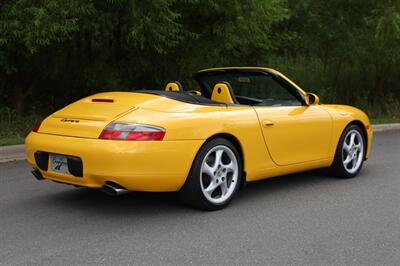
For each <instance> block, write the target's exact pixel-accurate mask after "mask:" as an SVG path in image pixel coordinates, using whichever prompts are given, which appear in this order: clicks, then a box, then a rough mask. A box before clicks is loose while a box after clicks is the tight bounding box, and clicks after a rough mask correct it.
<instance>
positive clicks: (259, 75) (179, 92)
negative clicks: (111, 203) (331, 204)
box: [26, 67, 372, 210]
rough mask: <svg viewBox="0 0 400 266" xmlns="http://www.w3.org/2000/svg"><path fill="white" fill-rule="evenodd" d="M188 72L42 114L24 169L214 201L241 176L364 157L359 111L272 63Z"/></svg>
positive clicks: (343, 166) (339, 168) (345, 163)
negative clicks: (181, 78)
mask: <svg viewBox="0 0 400 266" xmlns="http://www.w3.org/2000/svg"><path fill="white" fill-rule="evenodd" d="M193 78H194V81H193V82H192V83H190V84H191V88H190V90H184V89H183V87H182V85H181V84H180V83H179V82H171V83H168V84H167V86H166V88H165V90H143V91H136V92H109V93H99V94H95V95H92V96H89V97H86V98H84V99H82V100H79V101H77V102H75V103H72V104H71V105H68V106H67V107H65V108H63V109H61V110H59V111H57V112H55V113H54V114H52V115H50V116H49V117H47V118H46V119H45V120H44V121H43V122H42V123H41V124H38V125H35V127H34V128H33V129H32V132H31V133H30V134H29V135H28V137H27V138H26V151H27V155H28V161H29V163H30V164H31V165H32V166H33V168H34V170H33V174H34V176H35V177H36V178H37V179H50V180H53V181H57V182H60V183H65V184H71V185H76V186H83V187H89V188H94V189H102V190H104V191H105V192H107V193H109V194H112V195H118V194H122V193H126V192H128V191H153V192H157V191H179V195H180V197H181V199H182V200H183V201H184V202H185V203H187V204H189V205H191V206H194V207H197V208H201V209H206V210H216V209H220V208H223V207H225V206H226V205H227V204H228V203H229V202H230V201H231V200H232V198H233V197H234V195H235V194H236V193H237V191H238V190H239V188H240V187H241V186H242V185H243V184H244V183H245V182H252V181H256V180H260V179H265V178H269V177H273V176H279V175H285V174H290V173H295V172H301V171H306V170H310V169H316V168H328V167H329V168H330V170H331V171H332V173H333V174H334V175H335V176H338V177H341V178H350V177H354V176H356V175H357V174H358V172H359V171H360V169H361V167H362V165H363V162H364V160H366V159H367V158H368V155H369V153H370V149H371V141H372V129H371V125H370V122H369V119H368V117H367V115H366V114H365V113H364V112H362V111H360V110H358V109H356V108H353V107H350V106H343V105H326V104H320V103H319V98H318V96H317V95H315V94H312V93H306V92H304V91H303V90H302V89H301V88H300V87H299V86H297V85H296V84H295V83H293V82H292V81H290V80H289V79H288V78H286V77H285V76H284V75H282V74H281V73H279V72H277V71H275V70H272V69H268V68H258V67H237V68H216V69H208V70H202V71H199V72H198V73H196V74H195V75H194V76H193ZM193 84H196V85H193Z"/></svg>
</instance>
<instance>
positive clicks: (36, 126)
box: [32, 123, 41, 132]
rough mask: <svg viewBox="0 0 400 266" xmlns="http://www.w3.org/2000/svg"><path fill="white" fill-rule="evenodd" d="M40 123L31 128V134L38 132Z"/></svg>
mask: <svg viewBox="0 0 400 266" xmlns="http://www.w3.org/2000/svg"><path fill="white" fill-rule="evenodd" d="M40 125H41V123H36V124H35V125H34V126H33V127H32V132H38V131H39V128H40Z"/></svg>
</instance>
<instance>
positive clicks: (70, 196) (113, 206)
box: [42, 170, 338, 216]
mask: <svg viewBox="0 0 400 266" xmlns="http://www.w3.org/2000/svg"><path fill="white" fill-rule="evenodd" d="M331 182H338V180H337V179H335V178H332V177H329V176H328V175H327V174H326V173H325V171H324V170H318V171H312V172H305V173H299V174H293V175H287V176H281V177H275V178H270V179H266V180H262V181H257V182H252V183H249V184H248V185H247V186H246V187H244V188H243V189H242V190H241V191H240V193H239V194H238V195H237V199H236V200H235V202H234V204H235V206H237V205H240V204H241V201H245V202H249V201H251V202H253V203H254V204H257V201H258V200H262V201H265V200H266V199H267V198H268V197H280V196H282V195H286V194H287V193H293V191H297V190H301V189H305V188H308V187H309V186H320V185H322V186H326V185H329V183H331ZM45 198H46V200H49V201H51V202H52V203H53V204H57V207H65V208H73V209H74V210H82V211H85V212H86V211H92V212H96V213H104V214H107V215H114V216H119V215H121V216H126V215H129V214H146V213H148V214H151V213H154V212H157V213H158V214H160V212H162V213H163V212H165V213H171V212H173V213H188V212H198V211H197V210H193V209H191V208H188V207H185V206H184V205H183V204H182V203H181V202H180V201H179V197H178V193H150V192H132V193H129V194H126V195H121V196H117V197H113V196H109V195H106V194H104V193H103V192H101V191H95V190H90V189H85V188H79V189H72V188H71V190H64V191H62V192H57V193H52V194H51V195H46V197H45ZM42 200H43V198H42ZM42 203H43V201H42Z"/></svg>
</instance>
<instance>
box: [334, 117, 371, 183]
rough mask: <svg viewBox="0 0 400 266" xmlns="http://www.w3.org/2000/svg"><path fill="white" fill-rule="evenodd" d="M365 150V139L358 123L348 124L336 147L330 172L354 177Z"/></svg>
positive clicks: (361, 164)
mask: <svg viewBox="0 0 400 266" xmlns="http://www.w3.org/2000/svg"><path fill="white" fill-rule="evenodd" d="M365 152H366V140H365V136H364V133H363V131H362V130H361V128H360V127H359V126H358V125H355V124H352V125H350V126H348V127H347V128H346V129H345V130H344V132H343V134H342V136H341V137H340V140H339V144H338V146H337V148H336V153H335V159H334V161H333V164H332V166H331V173H332V174H333V175H334V176H336V177H339V178H352V177H355V176H356V175H357V174H358V173H359V172H360V170H361V168H362V166H363V163H364V158H365Z"/></svg>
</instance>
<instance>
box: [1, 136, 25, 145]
mask: <svg viewBox="0 0 400 266" xmlns="http://www.w3.org/2000/svg"><path fill="white" fill-rule="evenodd" d="M24 140H25V138H24V137H21V136H17V137H4V138H3V137H2V138H1V139H0V146H7V145H18V144H23V143H24Z"/></svg>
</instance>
